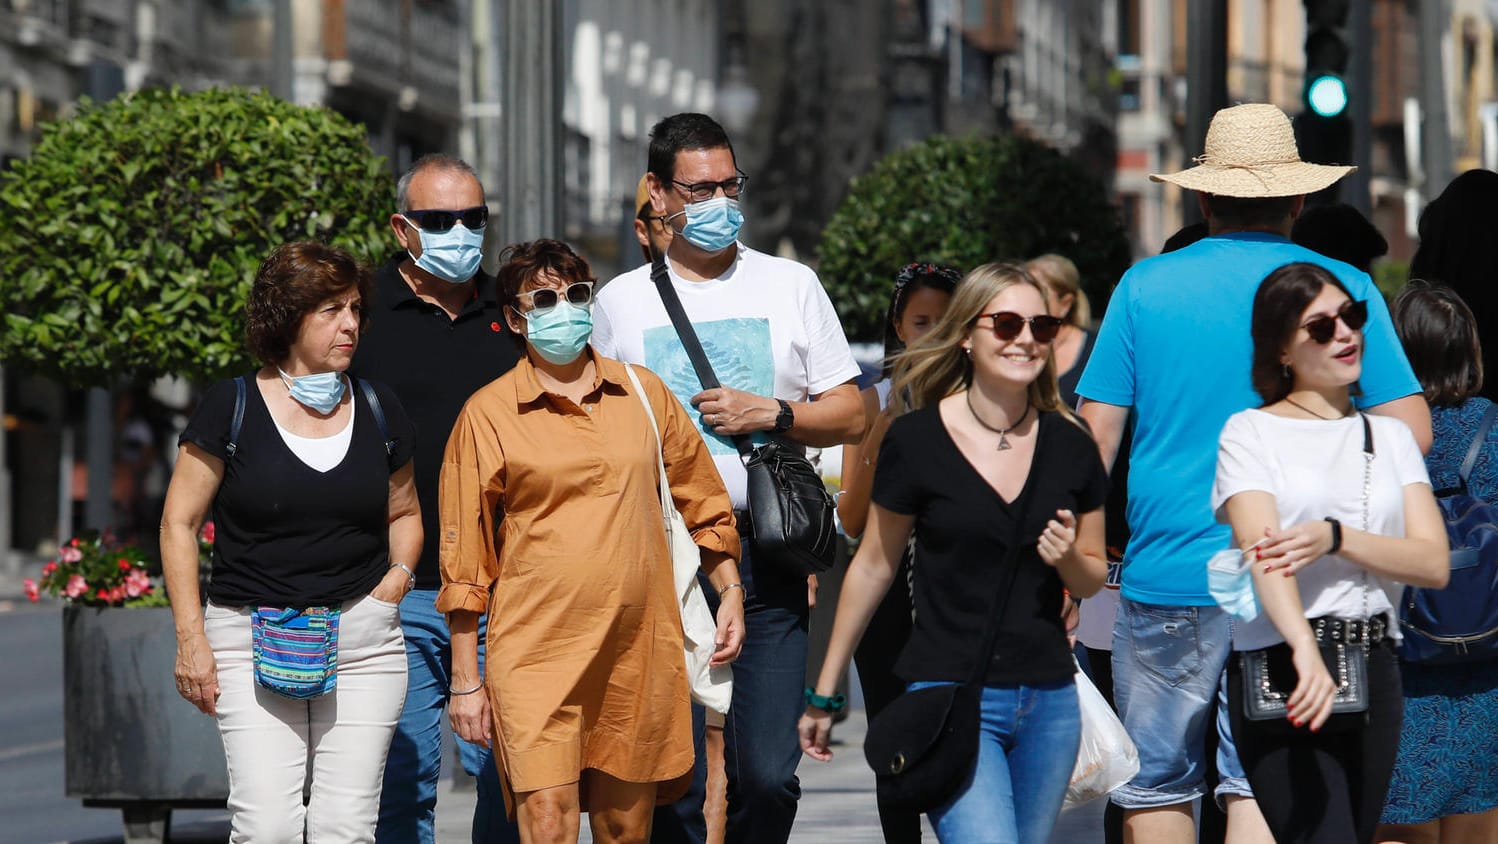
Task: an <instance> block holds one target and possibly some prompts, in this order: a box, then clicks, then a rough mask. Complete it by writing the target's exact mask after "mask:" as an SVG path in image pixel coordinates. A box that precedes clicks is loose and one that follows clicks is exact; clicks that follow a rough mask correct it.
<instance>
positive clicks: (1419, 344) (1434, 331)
mask: <svg viewBox="0 0 1498 844" xmlns="http://www.w3.org/2000/svg"><path fill="white" fill-rule="evenodd" d="M1390 311H1391V313H1392V315H1393V317H1394V332H1395V333H1396V334H1398V335H1399V342H1401V343H1403V344H1404V353H1405V354H1406V355H1408V356H1409V359H1410V367H1411V368H1412V369H1414V370H1415V377H1416V378H1418V379H1420V389H1421V390H1422V391H1423V392H1424V393H1425V400H1426V401H1428V402H1430V404H1431V406H1432V407H1455V406H1457V405H1459V404H1461V403H1462V402H1464V401H1466V400H1467V399H1469V398H1472V397H1473V396H1475V395H1477V394H1478V393H1479V392H1481V391H1482V378H1483V372H1482V343H1481V341H1480V340H1479V339H1478V336H1477V319H1476V318H1475V317H1473V316H1472V309H1471V308H1468V307H1467V303H1466V302H1464V301H1462V297H1460V296H1458V295H1457V294H1456V291H1455V290H1452V289H1451V288H1450V287H1447V286H1446V285H1444V284H1439V283H1432V282H1428V281H1422V280H1420V279H1418V278H1417V279H1411V280H1410V283H1409V284H1406V285H1405V286H1404V289H1403V290H1401V291H1399V295H1398V296H1395V297H1394V303H1393V304H1392V305H1391V306H1390Z"/></svg>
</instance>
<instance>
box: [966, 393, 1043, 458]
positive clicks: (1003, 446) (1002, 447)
mask: <svg viewBox="0 0 1498 844" xmlns="http://www.w3.org/2000/svg"><path fill="white" fill-rule="evenodd" d="M967 411H968V413H971V414H973V418H974V419H976V420H978V424H979V425H982V426H983V427H985V428H987V429H988V430H990V431H993V432H994V433H995V434H998V435H999V447H998V449H997V450H998V451H1008V450H1009V449H1011V448H1013V446H1011V445H1010V444H1009V438H1008V436H1006V435H1007V434H1008V433H1009V432H1010V431H1013V430H1014V429H1015V428H1017V427H1019V424H1020V423H1021V422H1024V421H1025V417H1027V416H1029V415H1030V403H1029V402H1025V412H1024V413H1021V414H1020V415H1019V418H1018V419H1016V420H1014V423H1013V424H1011V425H1010V426H1009V427H1007V428H995V427H994V426H992V425H990V424H988V423H987V422H985V421H983V417H981V416H979V415H978V409H977V408H975V407H973V391H972V390H968V391H967Z"/></svg>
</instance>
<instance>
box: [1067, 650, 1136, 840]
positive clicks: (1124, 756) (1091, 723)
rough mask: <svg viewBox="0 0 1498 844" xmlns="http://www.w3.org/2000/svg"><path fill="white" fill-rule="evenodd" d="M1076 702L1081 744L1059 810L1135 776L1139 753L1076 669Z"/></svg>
mask: <svg viewBox="0 0 1498 844" xmlns="http://www.w3.org/2000/svg"><path fill="white" fill-rule="evenodd" d="M1077 703H1078V704H1079V705H1080V707H1081V710H1082V744H1081V746H1080V747H1079V748H1077V764H1076V766H1075V767H1074V768H1072V772H1071V784H1070V785H1068V786H1067V787H1066V802H1065V803H1064V804H1062V809H1063V810H1065V809H1071V808H1073V807H1076V806H1080V805H1082V804H1083V803H1087V802H1089V801H1091V800H1096V799H1097V798H1099V797H1102V796H1103V795H1105V794H1107V793H1108V792H1110V791H1112V790H1113V789H1115V788H1118V787H1119V786H1121V785H1123V784H1124V783H1126V782H1128V781H1129V780H1131V779H1133V778H1134V775H1135V774H1137V773H1139V750H1138V749H1137V748H1135V747H1134V742H1133V740H1132V739H1130V738H1129V734H1128V733H1127V732H1125V731H1124V725H1123V722H1122V721H1119V720H1118V716H1117V715H1115V714H1113V708H1112V707H1110V706H1109V705H1108V701H1106V700H1104V699H1103V695H1102V693H1101V692H1099V691H1098V690H1097V687H1096V686H1094V685H1092V681H1091V680H1089V679H1087V675H1086V674H1083V673H1082V669H1081V667H1080V666H1079V667H1078V668H1077Z"/></svg>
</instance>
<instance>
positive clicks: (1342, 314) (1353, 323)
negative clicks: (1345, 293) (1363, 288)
mask: <svg viewBox="0 0 1498 844" xmlns="http://www.w3.org/2000/svg"><path fill="white" fill-rule="evenodd" d="M1339 319H1340V320H1342V324H1343V325H1345V326H1347V327H1348V328H1350V329H1352V330H1353V331H1357V330H1358V329H1360V328H1362V327H1363V326H1364V325H1367V324H1368V303H1367V302H1366V301H1363V302H1348V303H1347V304H1345V305H1343V306H1342V309H1341V310H1340V311H1337V315H1336V316H1326V315H1325V314H1323V315H1321V316H1319V317H1316V318H1315V319H1310V320H1307V321H1306V323H1305V324H1304V325H1302V326H1301V328H1304V329H1305V330H1306V333H1307V334H1309V335H1311V339H1312V340H1314V341H1316V342H1317V343H1320V344H1321V345H1323V346H1324V345H1326V344H1327V343H1330V342H1331V341H1332V335H1334V334H1336V333H1337V320H1339Z"/></svg>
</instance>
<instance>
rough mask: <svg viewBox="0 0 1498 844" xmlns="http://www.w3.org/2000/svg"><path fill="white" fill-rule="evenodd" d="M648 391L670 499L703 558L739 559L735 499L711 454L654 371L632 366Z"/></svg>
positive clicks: (705, 560)
mask: <svg viewBox="0 0 1498 844" xmlns="http://www.w3.org/2000/svg"><path fill="white" fill-rule="evenodd" d="M635 371H636V372H640V373H641V382H642V386H644V388H645V391H646V393H648V394H649V396H650V406H651V408H652V409H653V410H654V411H655V415H656V421H657V424H658V425H659V426H660V431H661V454H662V457H663V459H664V460H665V463H666V478H667V480H669V481H670V483H671V499H672V501H674V502H675V504H676V510H677V512H679V513H681V518H682V520H683V521H684V522H686V525H687V529H688V530H690V531H691V532H692V541H693V542H695V543H697V547H699V548H701V549H702V550H703V551H705V552H707V553H706V554H705V555H704V556H703V558H702V561H703V563H704V564H706V565H709V566H711V565H715V564H717V563H718V562H719V561H720V560H722V559H723V558H728V559H731V560H733V561H734V562H738V560H739V532H738V529H737V528H736V527H734V522H733V504H732V502H730V501H729V499H728V489H727V488H726V487H724V486H723V478H722V477H721V476H720V475H719V474H718V467H717V466H715V465H714V464H713V457H712V454H710V453H709V452H708V450H707V444H706V443H704V442H703V441H702V435H700V434H698V433H697V429H696V426H695V425H694V424H693V423H692V418H691V417H690V416H689V415H687V411H686V408H684V407H682V406H681V402H680V401H678V400H677V399H676V396H675V395H673V394H672V393H671V391H670V390H668V389H666V386H665V385H664V384H663V383H661V380H660V378H658V377H657V376H656V375H655V373H652V372H649V371H647V370H642V368H641V367H635Z"/></svg>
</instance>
